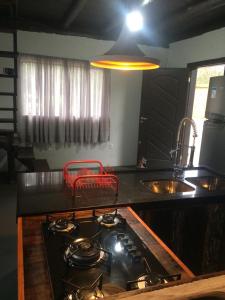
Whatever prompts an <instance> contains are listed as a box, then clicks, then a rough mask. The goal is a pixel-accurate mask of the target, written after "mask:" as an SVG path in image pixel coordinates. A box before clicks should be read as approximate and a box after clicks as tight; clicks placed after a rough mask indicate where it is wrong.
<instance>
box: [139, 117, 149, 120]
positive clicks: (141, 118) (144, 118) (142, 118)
mask: <svg viewBox="0 0 225 300" xmlns="http://www.w3.org/2000/svg"><path fill="white" fill-rule="evenodd" d="M140 120H141V121H146V120H148V118H146V117H140Z"/></svg>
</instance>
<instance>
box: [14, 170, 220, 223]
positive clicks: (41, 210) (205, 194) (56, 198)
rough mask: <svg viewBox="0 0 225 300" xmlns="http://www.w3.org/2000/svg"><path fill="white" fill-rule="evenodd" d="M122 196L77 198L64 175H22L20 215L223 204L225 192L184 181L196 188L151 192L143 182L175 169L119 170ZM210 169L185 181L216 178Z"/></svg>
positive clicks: (192, 172)
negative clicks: (110, 208) (112, 208)
mask: <svg viewBox="0 0 225 300" xmlns="http://www.w3.org/2000/svg"><path fill="white" fill-rule="evenodd" d="M116 175H117V176H118V178H119V194H118V196H115V195H114V194H113V193H112V194H111V195H108V193H104V191H99V192H96V191H94V192H93V191H87V190H84V191H83V192H82V191H80V192H79V195H77V197H73V196H72V192H71V190H70V189H68V188H67V186H66V185H65V183H64V179H63V172H61V171H56V172H38V173H21V174H19V175H18V196H17V216H18V217H19V216H28V215H41V214H45V213H55V212H66V211H73V210H84V209H94V208H106V207H122V206H128V205H129V206H132V207H135V206H139V207H140V205H141V206H142V207H148V208H149V207H153V208H155V207H156V206H158V207H159V206H161V207H165V206H166V205H169V206H170V205H171V204H174V205H175V204H178V205H183V204H187V205H190V204H191V203H192V204H193V203H194V204H198V203H208V202H212V201H213V202H214V203H215V202H216V201H218V202H219V201H221V200H222V201H223V199H224V196H225V190H216V191H213V192H209V191H208V190H206V189H202V188H200V187H198V186H196V185H193V184H192V183H191V182H187V181H186V180H184V182H185V183H186V184H188V186H190V187H192V188H193V189H192V190H191V191H189V192H181V193H174V194H156V193H151V192H150V191H149V189H147V188H146V187H145V186H144V185H143V184H142V183H141V182H143V181H146V180H160V179H169V178H172V177H173V172H172V170H151V171H150V170H143V169H138V170H134V171H118V172H116ZM213 175H215V173H214V172H213V171H211V170H209V169H207V168H194V169H192V170H186V171H185V172H184V178H186V177H188V178H189V177H193V178H198V177H200V176H213Z"/></svg>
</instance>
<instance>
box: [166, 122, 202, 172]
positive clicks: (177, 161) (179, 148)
mask: <svg viewBox="0 0 225 300" xmlns="http://www.w3.org/2000/svg"><path fill="white" fill-rule="evenodd" d="M187 123H189V124H190V125H191V126H192V128H193V142H192V146H187V145H184V143H183V141H182V136H181V132H182V128H183V127H184V126H185V125H186V124H187ZM197 136H198V135H197V128H196V124H195V121H194V120H193V119H191V118H188V117H185V118H183V119H182V120H181V121H180V123H179V127H178V131H177V140H176V148H175V149H172V150H171V151H170V156H171V160H172V159H173V156H174V165H173V167H174V174H173V175H174V177H183V170H184V167H185V166H184V165H182V154H183V149H184V147H188V148H191V153H190V156H189V162H188V164H187V168H192V167H193V160H194V153H195V139H196V137H197Z"/></svg>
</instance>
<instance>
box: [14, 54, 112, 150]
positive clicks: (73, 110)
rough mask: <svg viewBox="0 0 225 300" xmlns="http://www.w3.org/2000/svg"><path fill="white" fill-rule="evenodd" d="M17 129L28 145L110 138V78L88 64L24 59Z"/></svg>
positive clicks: (59, 60)
mask: <svg viewBox="0 0 225 300" xmlns="http://www.w3.org/2000/svg"><path fill="white" fill-rule="evenodd" d="M18 79H19V94H18V129H19V133H20V136H21V140H22V142H24V143H36V144H39V145H42V144H43V145H48V144H53V143H60V144H65V143H68V144H71V143H92V144H93V143H98V142H106V141H108V140H109V132H110V120H109V97H110V96H109V95H110V75H109V72H108V71H106V70H101V69H95V68H92V67H90V65H89V63H88V62H85V61H84V62H83V61H75V60H68V59H57V58H50V57H42V56H28V55H20V56H19V78H18Z"/></svg>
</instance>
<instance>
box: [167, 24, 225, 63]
mask: <svg viewBox="0 0 225 300" xmlns="http://www.w3.org/2000/svg"><path fill="white" fill-rule="evenodd" d="M220 57H225V27H224V28H221V29H218V30H214V31H210V32H208V33H205V34H202V35H200V36H197V37H194V38H191V39H186V40H183V41H180V42H176V43H172V44H170V47H169V51H168V64H167V66H168V67H177V68H182V67H186V65H187V64H188V63H191V62H196V61H201V60H207V59H213V58H220Z"/></svg>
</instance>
